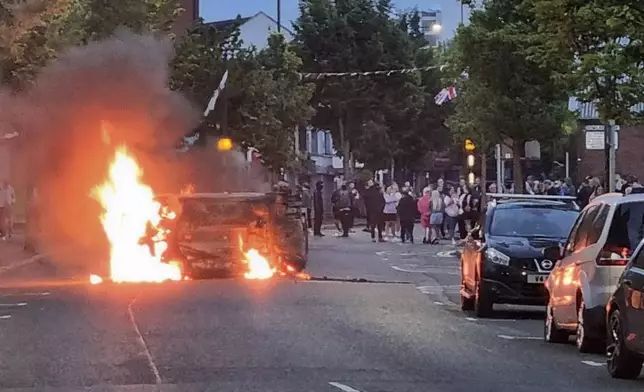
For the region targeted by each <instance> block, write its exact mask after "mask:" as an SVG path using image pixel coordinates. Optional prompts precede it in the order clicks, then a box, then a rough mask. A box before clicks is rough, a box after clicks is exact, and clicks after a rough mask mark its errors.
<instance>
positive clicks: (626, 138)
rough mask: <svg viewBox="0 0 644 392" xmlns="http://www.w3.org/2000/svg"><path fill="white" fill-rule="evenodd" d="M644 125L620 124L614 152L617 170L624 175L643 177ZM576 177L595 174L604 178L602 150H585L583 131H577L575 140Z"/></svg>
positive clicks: (604, 163)
mask: <svg viewBox="0 0 644 392" xmlns="http://www.w3.org/2000/svg"><path fill="white" fill-rule="evenodd" d="M642 135H644V127H643V126H639V127H629V126H624V125H622V126H620V131H619V143H618V146H619V148H618V150H617V153H616V161H617V162H616V163H617V172H618V173H620V174H624V175H630V174H634V175H636V176H637V177H638V178H639V179H640V180H643V179H644V165H642V156H643V155H642V154H643V153H644V138H643V137H642ZM576 144H577V156H578V158H579V160H578V162H577V168H578V178H580V179H581V178H584V177H585V176H589V175H590V176H597V177H599V178H604V176H605V167H606V160H605V155H604V151H603V150H586V146H585V135H584V132H583V131H582V132H579V136H578V138H577V140H576Z"/></svg>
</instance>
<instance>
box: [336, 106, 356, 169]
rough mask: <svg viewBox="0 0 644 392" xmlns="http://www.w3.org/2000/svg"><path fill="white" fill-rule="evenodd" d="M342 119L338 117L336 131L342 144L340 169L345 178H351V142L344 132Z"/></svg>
mask: <svg viewBox="0 0 644 392" xmlns="http://www.w3.org/2000/svg"><path fill="white" fill-rule="evenodd" d="M344 125H345V123H344V119H343V118H342V116H339V117H338V131H339V132H338V133H339V134H340V145H341V146H342V170H343V172H344V178H345V180H347V179H350V178H353V165H352V164H351V144H350V143H349V140H348V139H347V137H346V135H345V132H344Z"/></svg>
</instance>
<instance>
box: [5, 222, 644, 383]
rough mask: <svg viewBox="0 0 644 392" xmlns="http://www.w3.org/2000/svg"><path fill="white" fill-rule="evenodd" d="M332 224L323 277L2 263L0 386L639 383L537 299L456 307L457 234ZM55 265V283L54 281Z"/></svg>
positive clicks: (315, 252) (322, 255) (315, 246)
mask: <svg viewBox="0 0 644 392" xmlns="http://www.w3.org/2000/svg"><path fill="white" fill-rule="evenodd" d="M327 234H329V235H327V236H326V237H323V238H312V240H311V243H310V244H311V247H310V254H309V257H310V258H309V268H308V272H309V273H310V274H311V275H313V277H314V278H315V279H314V280H312V281H296V280H290V279H274V280H269V281H244V280H204V281H183V282H173V283H163V284H109V283H105V284H101V285H95V286H91V285H89V284H87V283H86V282H80V281H76V280H72V279H68V280H65V274H66V273H67V271H65V268H64V267H61V266H58V265H54V264H53V263H52V262H51V261H47V260H44V261H41V262H38V263H31V264H28V265H24V266H20V267H17V268H15V269H13V270H12V271H11V273H8V274H5V275H0V342H1V346H0V347H1V349H0V391H11V392H22V391H50V392H58V391H61V392H62V391H65V392H68V391H69V392H76V391H79V392H80V391H90V392H93V391H124V392H125V391H128V392H129V391H177V392H191V391H231V392H232V391H244V392H259V391H262V392H273V391H275V392H277V391H280V392H296V391H297V392H302V391H312V392H418V391H422V392H463V391H477V392H479V391H480V392H485V391H490V392H506V391H507V392H537V391H539V392H542V391H543V390H544V389H548V390H549V391H566V392H569V391H571V390H579V391H584V392H599V391H611V392H612V391H615V390H619V391H631V390H633V391H635V390H637V391H641V389H642V387H643V386H644V380H642V379H640V380H637V381H630V382H627V381H618V380H613V379H611V378H610V377H609V375H608V374H607V372H606V370H605V369H602V367H603V366H604V359H603V357H602V356H598V355H580V354H578V353H577V352H576V350H575V347H574V345H573V344H572V343H570V344H568V345H565V344H564V345H552V344H546V343H544V342H543V341H542V339H541V329H542V323H543V321H542V319H543V309H541V308H511V307H501V308H499V309H497V310H498V313H497V316H496V318H493V319H486V320H480V319H476V318H474V317H473V316H472V315H469V314H465V313H463V312H461V311H460V309H459V307H458V290H457V285H458V259H457V258H456V257H455V256H454V252H455V250H456V249H455V248H454V247H452V246H451V245H423V244H415V245H410V244H399V243H396V242H387V243H375V244H373V243H371V241H370V239H369V237H368V236H367V234H366V233H362V232H360V231H358V232H356V233H353V234H352V235H351V236H350V238H338V237H334V236H333V235H332V232H328V233H327ZM71 275H72V273H71V272H70V276H71ZM48 276H51V277H52V279H51V281H52V282H57V283H56V284H49V285H47V284H44V283H43V282H45V281H46V278H47V277H48ZM325 279H326V280H325ZM354 279H358V281H354ZM360 279H362V280H360ZM19 281H20V282H22V283H23V284H22V285H16V284H15V283H16V282H19ZM9 283H11V284H9Z"/></svg>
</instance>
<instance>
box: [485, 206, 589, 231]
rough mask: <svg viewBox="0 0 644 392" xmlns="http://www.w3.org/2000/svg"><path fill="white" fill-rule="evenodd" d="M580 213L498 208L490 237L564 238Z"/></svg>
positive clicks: (549, 209)
mask: <svg viewBox="0 0 644 392" xmlns="http://www.w3.org/2000/svg"><path fill="white" fill-rule="evenodd" d="M578 215H579V211H575V210H571V209H567V208H558V207H543V206H534V207H532V206H517V207H511V206H507V207H503V208H498V209H496V210H495V211H494V213H493V214H492V220H491V222H490V229H489V233H488V234H489V235H493V236H506V237H551V238H564V237H567V236H568V233H569V232H570V229H571V228H572V226H573V225H574V224H575V220H576V219H577V216H578Z"/></svg>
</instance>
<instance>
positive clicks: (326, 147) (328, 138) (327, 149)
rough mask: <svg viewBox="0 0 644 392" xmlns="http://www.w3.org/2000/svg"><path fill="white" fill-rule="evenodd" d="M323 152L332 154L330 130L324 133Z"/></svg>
mask: <svg viewBox="0 0 644 392" xmlns="http://www.w3.org/2000/svg"><path fill="white" fill-rule="evenodd" d="M324 152H325V153H326V154H327V155H333V138H332V137H331V132H325V133H324Z"/></svg>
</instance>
